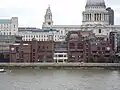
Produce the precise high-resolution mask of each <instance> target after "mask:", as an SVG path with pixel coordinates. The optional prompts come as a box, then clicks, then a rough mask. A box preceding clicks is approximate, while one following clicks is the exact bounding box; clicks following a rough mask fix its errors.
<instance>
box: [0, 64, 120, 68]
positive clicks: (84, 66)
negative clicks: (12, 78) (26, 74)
mask: <svg viewBox="0 0 120 90" xmlns="http://www.w3.org/2000/svg"><path fill="white" fill-rule="evenodd" d="M0 67H22V68H24V67H40V68H120V63H0Z"/></svg>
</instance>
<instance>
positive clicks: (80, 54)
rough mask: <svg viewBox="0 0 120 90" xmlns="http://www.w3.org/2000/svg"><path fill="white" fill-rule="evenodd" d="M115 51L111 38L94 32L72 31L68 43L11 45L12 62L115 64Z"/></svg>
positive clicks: (46, 42)
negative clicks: (98, 35) (97, 35)
mask: <svg viewBox="0 0 120 90" xmlns="http://www.w3.org/2000/svg"><path fill="white" fill-rule="evenodd" d="M113 58H115V50H114V49H113V48H112V44H111V42H110V39H109V37H96V36H95V34H94V33H92V31H70V32H69V33H68V35H67V38H66V41H64V42H62V41H61V42H54V41H53V40H49V41H37V40H36V39H35V38H34V39H32V41H24V42H21V43H20V44H13V45H10V61H11V62H57V63H59V62H61V63H65V62H100V63H105V62H114V61H113V60H114V59H113Z"/></svg>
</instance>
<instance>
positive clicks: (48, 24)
mask: <svg viewBox="0 0 120 90" xmlns="http://www.w3.org/2000/svg"><path fill="white" fill-rule="evenodd" d="M52 26H53V20H52V12H51V9H50V6H49V7H48V8H47V10H46V14H45V16H44V22H43V25H42V28H51V27H52Z"/></svg>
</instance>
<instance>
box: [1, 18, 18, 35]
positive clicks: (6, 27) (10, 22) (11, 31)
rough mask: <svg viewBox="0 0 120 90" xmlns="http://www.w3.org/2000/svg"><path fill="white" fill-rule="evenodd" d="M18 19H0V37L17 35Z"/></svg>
mask: <svg viewBox="0 0 120 90" xmlns="http://www.w3.org/2000/svg"><path fill="white" fill-rule="evenodd" d="M17 34H18V18H17V17H12V18H11V19H0V35H17Z"/></svg>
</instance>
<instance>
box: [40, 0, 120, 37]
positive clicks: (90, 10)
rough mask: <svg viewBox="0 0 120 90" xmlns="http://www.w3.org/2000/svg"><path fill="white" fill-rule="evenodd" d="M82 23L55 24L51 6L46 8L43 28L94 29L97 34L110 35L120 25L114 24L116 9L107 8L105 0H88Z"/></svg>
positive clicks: (119, 27)
mask: <svg viewBox="0 0 120 90" xmlns="http://www.w3.org/2000/svg"><path fill="white" fill-rule="evenodd" d="M82 15H83V20H82V25H54V23H53V20H52V11H51V9H50V7H48V9H47V10H46V14H45V17H44V22H43V25H42V29H46V28H47V29H48V28H52V29H56V30H59V31H62V32H63V31H65V32H64V35H66V34H67V33H68V32H69V31H78V30H80V31H92V32H93V33H95V35H96V36H98V37H99V36H109V33H110V32H111V31H119V30H120V26H119V25H114V11H113V10H112V9H111V8H107V7H106V5H105V2H104V0H98V1H95V0H87V2H86V6H85V11H83V13H82Z"/></svg>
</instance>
